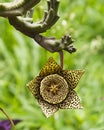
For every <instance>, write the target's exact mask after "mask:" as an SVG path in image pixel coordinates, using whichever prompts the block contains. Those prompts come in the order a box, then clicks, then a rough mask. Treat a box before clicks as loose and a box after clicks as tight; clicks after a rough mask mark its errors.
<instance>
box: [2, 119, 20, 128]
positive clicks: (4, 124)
mask: <svg viewBox="0 0 104 130" xmlns="http://www.w3.org/2000/svg"><path fill="white" fill-rule="evenodd" d="M19 122H21V121H20V120H13V123H14V125H16V124H17V123H19ZM11 129H12V126H11V123H10V121H9V120H2V121H0V130H11Z"/></svg>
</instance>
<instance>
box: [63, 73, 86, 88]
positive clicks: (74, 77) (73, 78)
mask: <svg viewBox="0 0 104 130" xmlns="http://www.w3.org/2000/svg"><path fill="white" fill-rule="evenodd" d="M83 73H84V71H83V70H69V71H68V70H63V77H64V78H65V79H66V81H67V83H68V84H69V86H70V88H71V89H74V88H75V87H76V86H77V84H78V82H79V80H80V78H81V76H82V75H83Z"/></svg>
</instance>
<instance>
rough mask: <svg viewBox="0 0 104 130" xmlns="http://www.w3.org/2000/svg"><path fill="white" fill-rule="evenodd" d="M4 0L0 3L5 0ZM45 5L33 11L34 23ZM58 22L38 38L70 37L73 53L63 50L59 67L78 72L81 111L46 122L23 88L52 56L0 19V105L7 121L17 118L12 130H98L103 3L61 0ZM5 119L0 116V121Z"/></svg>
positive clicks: (103, 96)
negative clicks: (82, 72)
mask: <svg viewBox="0 0 104 130" xmlns="http://www.w3.org/2000/svg"><path fill="white" fill-rule="evenodd" d="M5 1H7V0H0V2H5ZM45 9H46V1H45V0H43V1H41V2H40V3H39V4H38V5H37V6H36V7H35V11H34V21H38V20H40V19H42V17H43V13H44V12H43V10H45ZM59 15H60V19H59V20H58V22H57V23H56V24H55V25H54V26H53V27H52V28H51V29H50V30H48V31H47V32H46V33H44V35H46V36H55V37H57V38H60V37H62V36H63V35H64V34H66V33H69V34H71V36H72V38H73V39H74V40H75V42H74V45H75V46H76V48H77V52H76V53H74V54H69V53H68V52H64V57H65V59H64V69H84V70H85V74H84V75H83V77H82V78H81V80H80V82H79V84H78V86H77V88H76V92H77V93H78V95H79V97H80V99H81V102H82V104H83V106H84V109H83V110H60V111H58V112H57V113H56V114H55V115H54V116H52V117H50V118H48V119H47V118H46V117H45V116H44V115H43V113H42V111H41V109H40V107H39V105H38V103H37V101H36V100H35V98H34V97H33V95H32V94H31V92H30V91H29V90H28V88H27V87H26V84H27V83H28V81H29V80H31V79H33V77H35V76H37V75H38V73H39V71H40V70H41V68H42V66H43V65H44V64H45V62H46V61H47V59H48V58H49V57H50V56H52V57H53V58H54V59H55V60H56V61H57V62H58V63H59V55H58V53H50V52H48V51H46V50H45V49H43V48H41V47H40V46H39V45H38V44H37V43H35V41H34V40H32V39H31V38H29V37H27V36H25V35H23V34H21V33H20V32H18V31H17V30H15V29H14V28H13V27H12V26H11V25H10V24H9V22H8V20H7V19H4V18H2V17H0V107H2V108H3V109H4V110H5V111H6V112H7V113H8V114H9V116H10V117H11V118H12V119H21V120H22V122H21V123H20V124H18V125H17V126H16V130H104V0H61V1H60V7H59ZM3 119H5V116H4V115H3V114H2V113H0V120H3Z"/></svg>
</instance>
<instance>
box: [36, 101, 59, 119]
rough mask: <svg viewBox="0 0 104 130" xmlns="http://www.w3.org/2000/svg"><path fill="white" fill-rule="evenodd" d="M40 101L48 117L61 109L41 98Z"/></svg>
mask: <svg viewBox="0 0 104 130" xmlns="http://www.w3.org/2000/svg"><path fill="white" fill-rule="evenodd" d="M38 102H39V104H40V107H41V109H42V111H43V113H44V114H45V116H46V117H50V116H52V115H53V114H54V113H55V112H56V111H58V109H59V108H58V107H57V105H51V104H49V103H47V102H45V101H44V100H42V99H39V100H38Z"/></svg>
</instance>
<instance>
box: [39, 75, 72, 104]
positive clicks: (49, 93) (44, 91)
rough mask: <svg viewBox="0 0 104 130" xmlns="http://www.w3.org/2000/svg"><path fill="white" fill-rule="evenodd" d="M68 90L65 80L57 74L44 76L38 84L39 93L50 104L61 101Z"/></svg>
mask: <svg viewBox="0 0 104 130" xmlns="http://www.w3.org/2000/svg"><path fill="white" fill-rule="evenodd" d="M68 92H69V87H68V84H67V82H66V80H65V79H64V78H63V77H62V76H60V75H58V74H52V75H48V76H46V77H45V78H44V79H43V80H42V81H41V84H40V95H41V96H42V98H43V99H44V100H45V101H47V102H48V103H51V104H57V103H60V102H62V101H63V100H64V99H65V98H66V96H67V94H68Z"/></svg>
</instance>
